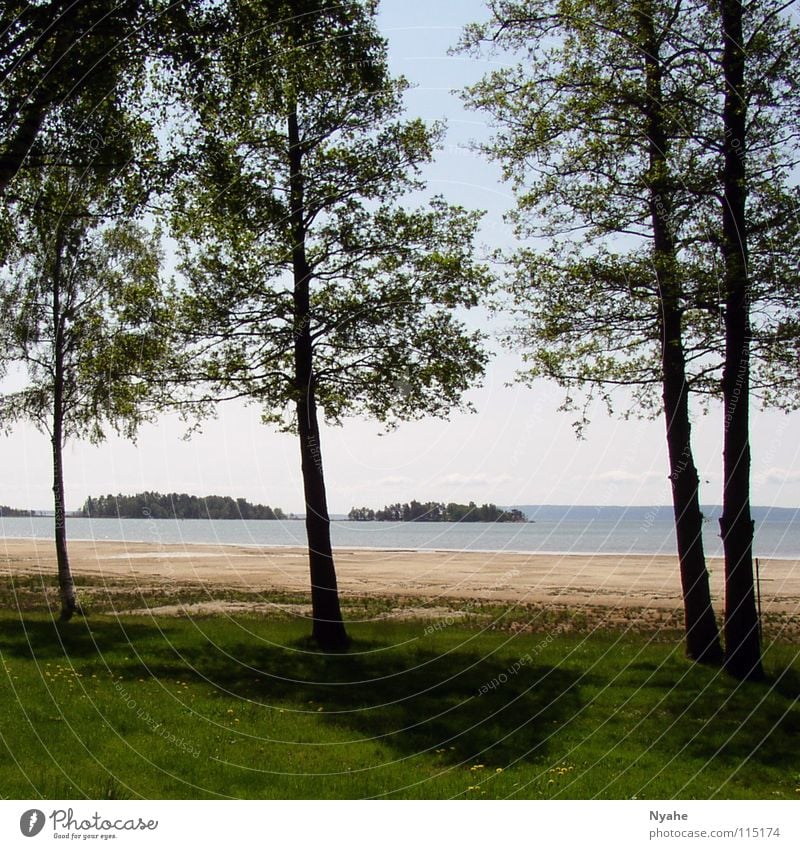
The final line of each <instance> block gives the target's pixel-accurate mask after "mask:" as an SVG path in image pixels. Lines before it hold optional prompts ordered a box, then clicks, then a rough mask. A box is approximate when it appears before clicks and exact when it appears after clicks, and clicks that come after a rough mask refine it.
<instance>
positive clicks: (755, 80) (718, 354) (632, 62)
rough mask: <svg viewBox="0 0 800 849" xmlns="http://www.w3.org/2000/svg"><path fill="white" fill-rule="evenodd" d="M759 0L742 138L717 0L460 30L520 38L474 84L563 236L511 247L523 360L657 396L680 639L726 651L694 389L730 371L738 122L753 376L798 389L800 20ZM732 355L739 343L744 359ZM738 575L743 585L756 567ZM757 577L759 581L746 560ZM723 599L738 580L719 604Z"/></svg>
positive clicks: (649, 401) (707, 393)
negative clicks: (724, 208) (710, 555)
mask: <svg viewBox="0 0 800 849" xmlns="http://www.w3.org/2000/svg"><path fill="white" fill-rule="evenodd" d="M759 5H760V6H761V8H760V10H759V12H760V14H757V15H756V17H757V18H758V21H759V22H758V23H757V22H756V21H755V20H754V22H753V24H752V30H753V38H752V39H751V41H750V42H749V44H750V45H751V46H752V48H753V50H752V51H751V52H752V53H753V54H754V60H755V61H754V63H753V67H752V68H751V74H750V84H749V85H748V88H747V91H748V97H750V96H752V97H753V98H754V101H755V102H757V103H758V109H757V110H756V113H757V114H756V117H755V118H754V120H753V121H751V122H750V124H749V125H748V126H746V127H744V126H743V125H740V126H739V130H742V132H740V133H738V134H736V135H733V136H732V135H731V130H730V127H728V126H727V123H726V120H725V118H724V111H725V110H723V109H722V105H721V104H722V103H723V99H724V92H723V89H722V87H721V85H720V80H721V78H722V74H721V73H720V61H721V59H720V56H721V54H722V53H723V51H722V47H721V43H720V41H721V40H720V39H718V38H717V37H716V36H715V33H716V32H717V31H718V29H719V20H718V13H717V10H716V9H715V8H714V7H713V6H710V5H708V4H706V3H702V2H683V0H676V2H669V3H668V2H662V0H632V1H631V2H628V3H624V4H622V5H618V4H616V3H608V2H605V0H600V2H583V0H581V1H580V2H569V3H564V2H561V3H552V4H535V5H534V4H532V3H530V2H505V0H502V2H495V3H492V4H490V9H491V11H492V15H493V19H492V21H491V22H490V23H489V24H488V25H485V26H482V27H474V28H472V29H471V30H470V31H469V32H468V34H467V38H466V44H467V45H468V46H473V47H474V46H477V45H479V44H480V42H481V41H482V40H483V39H485V38H487V37H488V36H489V35H493V37H494V39H495V41H496V42H497V43H499V44H501V45H503V46H510V47H512V48H515V49H520V50H523V51H525V55H526V63H525V65H524V66H523V65H522V64H520V65H519V66H516V67H513V68H511V69H507V70H502V71H498V72H495V73H494V74H491V75H489V76H488V77H487V78H485V79H484V80H483V81H482V82H481V83H480V84H479V85H477V86H475V87H474V88H473V89H471V90H470V92H469V94H468V99H469V100H470V101H471V102H472V103H473V105H476V106H478V107H480V108H483V109H486V110H488V111H489V112H490V113H491V114H492V115H493V116H494V117H495V119H496V120H497V121H498V123H499V125H500V127H501V128H502V130H501V132H499V133H498V135H497V136H496V137H495V139H494V140H493V141H492V143H491V144H490V145H488V146H487V149H488V152H489V154H490V155H491V156H493V157H495V158H497V159H499V160H500V161H502V163H503V165H504V168H505V173H506V176H507V177H509V178H510V179H512V180H513V181H514V186H515V191H516V193H517V199H518V202H517V210H516V213H515V222H516V224H517V230H518V232H519V233H520V234H521V235H522V236H525V237H531V236H545V237H547V238H550V239H552V240H553V241H554V244H553V245H552V246H551V247H550V249H549V250H546V251H542V250H535V249H532V248H524V249H522V250H520V251H519V252H517V254H516V256H515V257H514V264H515V274H516V278H515V281H514V283H513V285H512V287H511V293H512V297H513V299H514V300H515V302H516V306H517V307H518V314H519V315H520V316H521V318H522V322H521V324H520V326H518V330H517V333H516V334H514V338H515V340H516V342H517V343H518V342H519V340H520V339H522V340H523V341H524V342H525V343H526V344H527V346H528V350H529V352H530V353H529V361H530V363H531V369H530V371H529V373H528V377H530V378H532V377H536V376H548V377H552V378H555V379H556V380H558V381H559V382H560V383H561V384H562V385H564V386H565V387H567V390H568V395H567V406H571V405H572V404H573V403H574V402H573V399H572V396H571V392H570V390H571V389H573V388H575V387H578V388H581V389H588V390H589V398H590V399H591V397H592V394H593V393H594V392H599V394H600V395H601V397H603V398H604V399H605V400H606V401H607V403H608V405H609V407H610V408H611V406H612V403H613V398H612V395H611V389H610V388H611V387H615V386H619V385H625V386H628V387H630V388H631V389H632V391H633V404H632V407H631V408H630V409H629V410H628V414H630V413H631V412H633V413H634V414H639V413H642V412H644V413H646V414H647V413H654V412H656V411H658V410H660V411H663V413H664V416H665V421H666V431H667V445H668V453H669V462H670V481H671V484H672V494H673V506H674V512H675V521H676V536H677V544H678V554H679V560H680V564H681V579H682V585H683V594H684V607H685V615H686V630H687V651H688V654H689V656H690V657H693V658H695V659H698V660H705V661H709V662H713V663H717V662H719V660H720V659H721V649H720V644H719V639H718V634H717V628H716V622H715V619H714V616H713V609H712V606H711V599H710V593H709V589H708V577H707V572H706V568H705V561H704V555H703V550H702V540H701V527H702V515H701V513H700V507H699V492H698V490H699V479H698V475H697V470H696V466H695V462H694V458H693V452H692V447H691V422H690V417H689V393H690V392H694V393H695V394H699V395H700V397H701V398H710V397H713V396H718V395H719V394H720V381H722V384H723V385H724V384H725V383H726V381H727V378H726V377H724V376H723V374H722V372H723V367H724V374H725V375H727V374H729V373H730V369H731V365H730V364H731V359H732V358H731V350H730V347H729V350H728V351H727V352H726V350H725V344H724V336H723V334H722V333H721V326H722V325H723V324H730V322H731V321H733V320H734V319H733V314H734V310H731V307H732V305H733V301H732V300H731V299H730V297H728V295H726V292H728V291H729V288H730V287H729V286H727V284H726V286H722V287H721V286H720V275H719V265H720V260H721V258H722V255H721V253H720V248H719V246H720V245H721V244H726V243H728V242H727V237H726V236H725V235H724V229H725V226H724V221H723V218H722V217H721V214H720V200H721V199H722V195H723V194H724V190H723V183H724V182H725V179H724V178H723V180H721V179H720V175H721V174H722V173H723V170H724V168H723V160H725V161H726V162H727V161H728V160H729V159H730V157H726V155H725V148H726V147H727V148H732V147H734V146H737V145H738V144H740V143H741V142H739V141H738V140H740V139H745V138H747V139H748V140H749V141H750V142H751V143H754V144H755V147H756V148H757V149H758V151H759V155H758V158H759V166H760V167H759V168H757V169H754V171H753V173H752V174H751V175H748V177H747V194H748V195H749V209H748V216H747V219H746V221H745V219H743V218H741V217H740V219H739V220H738V222H737V226H739V227H745V228H746V229H745V230H742V231H740V232H748V233H749V234H751V235H752V237H753V240H754V241H755V242H757V243H758V249H757V254H758V257H759V260H758V263H757V264H756V265H751V269H750V270H751V273H752V274H753V275H754V277H755V278H757V279H758V283H757V285H755V286H753V287H752V288H751V290H750V294H751V298H752V301H751V302H752V303H758V307H759V325H758V327H756V328H754V338H755V339H756V340H757V350H758V359H757V361H756V374H757V380H756V384H757V388H758V390H759V391H760V392H761V393H762V395H763V399H764V401H765V402H767V403H776V404H777V405H778V406H783V407H785V408H791V407H792V406H793V405H796V403H797V388H798V381H797V374H796V356H797V334H796V329H797V326H796V323H795V322H793V321H792V320H791V319H790V316H791V315H792V314H793V309H794V310H796V307H797V294H796V290H794V291H793V282H792V281H793V272H791V271H790V269H791V267H792V266H793V265H794V264H795V263H794V262H793V261H792V257H795V258H796V256H797V252H796V247H797V244H798V238H797V219H796V216H793V215H792V209H793V208H795V207H796V197H797V194H796V190H792V189H791V188H789V185H790V183H789V182H788V181H787V175H788V174H789V173H790V171H791V167H792V163H793V162H794V161H796V156H795V155H794V152H795V151H796V124H795V125H794V126H791V124H790V129H788V130H784V131H782V132H781V131H777V129H776V124H775V119H776V118H777V119H778V122H779V123H780V121H781V118H780V117H778V116H783V120H784V122H785V119H786V118H787V117H789V115H793V116H796V115H797V111H796V98H795V102H794V105H793V106H791V107H790V108H789V106H788V104H789V100H790V98H791V96H792V95H791V91H792V90H791V86H790V84H789V82H788V80H789V79H790V78H791V76H792V71H791V70H790V68H792V67H793V65H792V57H793V56H796V55H797V47H798V45H797V34H796V31H794V30H793V29H792V28H791V27H787V26H786V21H785V19H783V18H782V17H781V15H780V8H779V7H777V6H771V5H770V4H759ZM793 148H794V150H793ZM739 176H740V177H742V176H744V175H743V172H741V174H740V175H739ZM739 193H740V195H741V196H742V197H743V196H744V195H743V184H742V183H741V182H740V183H739ZM740 199H741V198H740ZM721 225H722V226H721ZM723 253H726V252H725V251H723ZM727 253H728V254H729V253H730V251H727ZM726 263H727V260H726ZM792 305H793V306H792ZM737 321H738V322H739V326H740V329H741V328H742V327H743V325H742V324H741V318H740V319H737ZM740 355H741V347H740V349H739V351H738V353H737V354H735V355H734V356H733V360H734V361H735V364H734V365H733V368H734V369H735V370H738V369H739V366H740V365H741V363H742V360H741V356H740ZM793 362H794V368H793V367H792V363H793ZM659 390H660V391H659ZM739 391H742V387H741V386H740V390H739ZM723 394H724V392H723ZM745 407H746V405H745ZM743 412H744V410H743V409H742V408H741V406H740V407H739V408H738V413H739V415H742V414H743ZM583 423H585V414H584V420H583V421H581V422H579V426H580V425H582V424H583ZM740 447H741V446H740ZM734 453H737V456H740V457H741V456H742V454H741V451H739V452H734ZM726 489H728V487H727V485H726ZM739 506H740V507H741V506H742V502H741V500H740V501H739ZM737 512H738V513H741V512H742V510H741V509H739V510H738V511H737ZM751 531H752V527H751ZM751 538H752V537H751ZM729 567H730V561H729V560H728V558H726V572H727V571H729ZM741 574H742V575H743V578H742V580H743V584H746V583H747V572H746V568H745V569H744V570H743V572H742V573H741ZM749 586H750V592H752V576H750V583H749ZM743 592H745V590H744V589H741V588H740V590H739V592H738V593H737V592H736V591H735V592H734V595H737V594H738V595H740V596H741V593H743ZM730 598H731V595H730V586H728V591H727V592H726V605H727V604H728V603H729V602H730ZM740 600H741V598H740ZM736 606H737V609H739V610H742V609H745V608H744V607H743V606H742V605H740V604H739V603H738V602H737V603H736ZM753 610H754V607H753ZM749 622H750V625H752V617H749ZM728 631H729V629H726V636H728ZM749 632H752V628H750V629H749ZM729 639H730V637H729ZM728 652H729V653H730V645H729V646H728Z"/></svg>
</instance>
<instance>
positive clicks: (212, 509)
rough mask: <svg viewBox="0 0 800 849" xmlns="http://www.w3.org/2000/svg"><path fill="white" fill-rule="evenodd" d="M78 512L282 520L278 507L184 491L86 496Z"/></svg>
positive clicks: (97, 516) (138, 516)
mask: <svg viewBox="0 0 800 849" xmlns="http://www.w3.org/2000/svg"><path fill="white" fill-rule="evenodd" d="M80 515H82V516H86V517H89V518H93V519H105V518H114V519H115V518H117V516H119V517H120V518H123V519H142V518H146V519H285V518H286V514H285V513H284V512H283V510H281V509H280V507H274V508H273V507H267V505H266V504H251V503H250V502H249V501H246V500H245V499H244V498H236V499H233V498H231V497H230V496H229V495H204V496H197V495H187V494H186V493H185V492H180V493H178V492H171V493H169V494H168V495H162V493H160V492H138V493H137V494H136V495H101V496H100V497H99V498H92V497H91V496H90V497H89V498H87V499H86V501H85V502H84V505H83V507H82V508H81V511H80Z"/></svg>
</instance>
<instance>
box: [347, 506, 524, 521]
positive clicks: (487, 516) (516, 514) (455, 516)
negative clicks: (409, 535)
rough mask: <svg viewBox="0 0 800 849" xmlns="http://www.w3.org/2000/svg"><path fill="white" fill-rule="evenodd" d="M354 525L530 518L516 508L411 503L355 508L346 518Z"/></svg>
mask: <svg viewBox="0 0 800 849" xmlns="http://www.w3.org/2000/svg"><path fill="white" fill-rule="evenodd" d="M347 518H348V519H349V520H350V521H351V522H527V521H528V518H527V516H526V515H525V514H524V513H523V512H522V511H521V510H516V509H514V508H512V509H509V510H503V509H502V508H500V507H498V506H497V505H496V504H481V506H480V507H479V506H478V505H477V504H475V502H474V501H470V503H469V504H455V503H453V502H450V503H449V504H444V503H443V502H439V501H427V502H425V503H424V504H423V503H421V502H419V501H411V503H410V504H399V503H398V504H388V505H387V506H386V507H384V508H383V510H372V509H371V508H369V507H353V509H352V510H351V511H350V512H349V513H348V514H347Z"/></svg>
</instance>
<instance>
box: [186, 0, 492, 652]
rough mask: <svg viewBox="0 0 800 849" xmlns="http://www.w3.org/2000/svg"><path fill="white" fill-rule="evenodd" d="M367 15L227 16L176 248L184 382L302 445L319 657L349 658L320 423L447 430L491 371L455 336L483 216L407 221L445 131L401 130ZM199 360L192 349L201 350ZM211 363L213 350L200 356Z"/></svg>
mask: <svg viewBox="0 0 800 849" xmlns="http://www.w3.org/2000/svg"><path fill="white" fill-rule="evenodd" d="M375 12H376V3H374V2H366V3H355V2H347V3H343V4H336V5H329V4H326V3H324V2H322V0H294V2H256V1H255V0H253V2H236V3H231V4H230V6H229V9H228V14H229V19H230V21H231V27H232V35H231V37H230V38H229V39H228V40H226V42H225V43H224V44H223V45H222V46H221V47H220V49H219V51H218V53H217V54H216V55H215V61H214V62H212V63H211V69H212V71H213V73H211V74H208V75H204V76H203V78H202V79H200V80H198V83H199V85H198V89H197V95H196V99H195V107H196V111H195V115H194V120H193V121H192V120H191V119H189V118H187V124H188V125H189V126H190V131H189V135H190V136H191V138H192V139H193V140H194V150H195V152H196V157H197V159H196V161H197V167H196V169H195V171H194V172H193V173H192V174H191V177H190V179H189V180H188V181H187V182H186V184H185V185H184V189H183V204H182V208H181V209H180V210H179V211H178V212H177V214H176V216H175V232H176V235H177V236H178V238H179V239H180V240H181V242H182V245H183V250H184V257H185V259H184V263H183V271H184V274H185V275H186V278H187V281H188V283H189V286H190V289H191V296H190V297H189V298H188V299H187V304H186V316H187V322H188V326H189V328H194V333H195V335H196V341H197V342H198V344H200V345H201V352H202V354H203V356H202V358H201V359H202V360H203V361H204V363H205V365H203V366H202V367H196V368H195V372H194V374H195V376H199V377H200V378H202V379H204V380H206V381H211V382H212V383H216V384H218V385H223V386H226V387H227V388H228V391H229V392H232V393H237V394H240V395H241V396H244V397H246V398H248V399H251V400H252V401H254V402H256V403H258V404H260V405H261V406H262V408H263V410H264V419H265V421H268V422H273V423H277V424H279V425H280V426H282V427H284V428H287V429H291V430H293V431H295V432H296V433H297V435H298V436H299V447H300V459H301V469H302V476H303V486H304V494H305V502H306V530H307V535H308V547H309V567H310V574H311V597H312V607H313V633H312V636H313V638H314V639H315V640H316V641H317V643H318V644H319V645H320V646H321V647H322V648H325V649H336V648H341V647H343V646H345V645H346V644H347V642H348V637H347V633H346V629H345V627H344V623H343V620H342V615H341V609H340V604H339V595H338V589H337V580H336V572H335V568H334V560H333V552H332V547H331V539H330V520H329V514H328V506H327V495H326V486H325V479H324V475H323V462H322V446H321V438H320V426H319V417H320V413H322V414H324V416H325V417H326V418H327V419H328V420H329V421H332V422H339V421H340V420H341V419H342V417H344V416H347V415H364V414H365V415H370V416H373V417H375V418H377V419H378V420H380V421H382V422H385V423H387V424H389V425H391V424H393V423H396V422H397V421H399V420H401V419H407V418H418V417H421V416H424V415H447V414H448V412H449V411H450V410H451V409H453V408H454V407H456V406H458V405H459V403H460V399H461V396H462V393H463V392H464V390H466V389H467V388H468V387H469V386H470V384H471V383H473V381H474V380H475V379H476V378H478V377H479V376H480V375H481V374H482V371H483V368H484V364H485V360H486V355H485V354H484V352H483V350H482V348H481V345H480V334H479V333H478V332H473V331H469V330H468V329H467V328H466V327H465V326H464V324H463V323H462V322H461V321H460V320H459V319H458V318H457V317H456V315H455V314H454V310H455V309H456V308H459V307H463V308H469V307H472V306H475V305H476V304H477V302H478V298H479V296H480V295H481V293H482V292H483V291H484V290H485V289H486V287H487V285H488V283H489V275H488V273H487V271H486V269H485V268H484V267H482V266H481V265H480V264H479V263H477V262H475V260H474V259H473V248H472V244H473V239H474V235H475V230H476V227H477V223H478V218H479V216H478V215H476V214H474V213H468V212H466V211H464V210H462V209H460V208H457V207H451V206H448V205H447V204H446V203H445V202H444V201H443V200H441V199H434V200H433V201H432V202H431V203H430V204H429V206H428V207H427V208H424V209H412V208H410V207H409V205H408V200H407V197H408V195H409V193H410V192H413V191H415V190H419V189H421V188H422V183H421V181H420V179H419V177H418V174H419V169H420V167H421V166H422V165H423V164H424V163H425V162H427V161H428V160H430V158H431V156H432V151H433V146H434V144H435V142H436V139H437V130H436V129H433V130H432V129H429V128H426V127H425V126H424V125H423V124H422V123H421V122H420V121H403V120H401V113H402V111H403V106H402V94H403V90H404V88H405V83H404V82H403V81H402V80H393V79H392V78H391V77H390V75H389V72H388V69H387V63H386V44H385V42H384V40H383V39H382V38H380V37H379V35H378V33H377V30H376V26H375ZM201 340H203V341H202V342H201ZM203 346H204V350H203Z"/></svg>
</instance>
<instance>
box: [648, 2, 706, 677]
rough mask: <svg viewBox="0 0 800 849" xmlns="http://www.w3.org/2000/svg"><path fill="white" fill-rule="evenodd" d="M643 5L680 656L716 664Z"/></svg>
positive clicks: (659, 100)
mask: <svg viewBox="0 0 800 849" xmlns="http://www.w3.org/2000/svg"><path fill="white" fill-rule="evenodd" d="M650 11H651V10H650V9H648V8H644V9H642V11H641V12H640V14H639V28H640V30H639V31H640V34H641V37H642V48H643V57H644V65H645V82H646V89H647V97H648V99H647V102H646V105H645V115H646V120H647V137H648V141H649V173H648V177H647V183H648V189H649V206H650V220H651V223H652V227H653V261H654V266H655V272H656V279H657V286H658V298H659V309H660V321H659V330H660V334H661V340H660V341H661V369H662V397H663V402H664V417H665V421H666V431H667V450H668V454H669V470H670V474H669V479H670V482H671V484H672V507H673V512H674V515H675V534H676V540H677V548H678V561H679V563H680V574H681V586H682V591H683V608H684V627H685V630H686V653H687V655H688V656H689V657H690V658H692V659H693V660H696V661H700V662H702V663H708V664H714V665H720V664H721V663H722V659H723V655H722V647H721V645H720V641H719V629H718V628H717V622H716V618H715V616H714V608H713V605H712V603H711V590H710V587H709V579H708V571H707V569H706V562H705V554H704V551H703V536H702V530H703V515H702V513H701V512H700V498H699V484H700V481H699V478H698V475H697V468H696V467H695V463H694V455H693V452H692V442H691V424H690V421H689V386H688V383H687V380H686V356H685V352H684V347H683V331H682V306H681V292H682V287H681V281H680V278H679V275H678V271H677V253H676V248H675V233H674V230H673V221H672V213H673V208H674V203H673V193H674V187H673V183H672V181H671V179H670V177H669V173H668V164H667V150H668V147H669V139H668V136H667V133H666V128H665V120H664V111H663V110H664V106H663V91H662V70H663V69H662V64H661V58H660V56H659V45H658V42H657V39H656V36H655V32H654V29H653V20H654V18H653V16H652V14H650Z"/></svg>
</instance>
